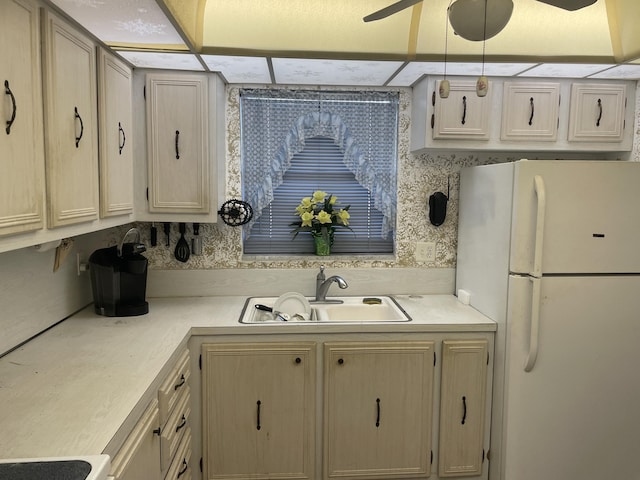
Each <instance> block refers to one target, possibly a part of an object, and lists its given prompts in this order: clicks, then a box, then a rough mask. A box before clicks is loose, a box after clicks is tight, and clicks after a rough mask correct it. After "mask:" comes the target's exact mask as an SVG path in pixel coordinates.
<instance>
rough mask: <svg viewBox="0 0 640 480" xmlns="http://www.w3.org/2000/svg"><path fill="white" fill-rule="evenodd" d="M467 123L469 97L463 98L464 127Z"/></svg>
mask: <svg viewBox="0 0 640 480" xmlns="http://www.w3.org/2000/svg"><path fill="white" fill-rule="evenodd" d="M465 123H467V96H466V95H465V96H464V97H462V125H464V124H465Z"/></svg>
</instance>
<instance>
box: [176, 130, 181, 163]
mask: <svg viewBox="0 0 640 480" xmlns="http://www.w3.org/2000/svg"><path fill="white" fill-rule="evenodd" d="M179 138H180V130H176V160H180V149H179V148H178V139H179Z"/></svg>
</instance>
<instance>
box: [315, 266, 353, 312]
mask: <svg viewBox="0 0 640 480" xmlns="http://www.w3.org/2000/svg"><path fill="white" fill-rule="evenodd" d="M333 282H336V283H337V284H338V286H339V287H340V288H342V289H345V288H347V287H348V286H349V285H347V282H346V280H345V279H344V278H342V277H341V276H339V275H333V276H331V277H329V278H325V275H324V265H321V266H320V273H318V275H317V276H316V299H315V300H314V302H316V303H342V300H337V299H333V300H327V298H326V297H327V291H328V290H329V287H330V286H331V284H332V283H333Z"/></svg>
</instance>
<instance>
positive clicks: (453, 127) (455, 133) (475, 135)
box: [432, 80, 491, 140]
mask: <svg viewBox="0 0 640 480" xmlns="http://www.w3.org/2000/svg"><path fill="white" fill-rule="evenodd" d="M449 83H450V85H451V89H450V92H449V97H447V98H440V97H439V96H438V95H437V94H436V92H437V90H438V85H437V84H436V87H435V89H434V91H433V94H432V103H433V106H434V112H435V113H434V118H433V125H432V127H433V138H434V139H438V140H442V139H447V138H449V139H459V140H488V139H489V110H490V106H491V89H490V90H489V92H488V93H487V95H486V96H485V97H478V95H477V94H476V83H475V82H469V81H454V80H452V81H450V82H449Z"/></svg>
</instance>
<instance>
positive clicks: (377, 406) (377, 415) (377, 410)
mask: <svg viewBox="0 0 640 480" xmlns="http://www.w3.org/2000/svg"><path fill="white" fill-rule="evenodd" d="M379 426H380V399H379V398H376V427H379Z"/></svg>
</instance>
